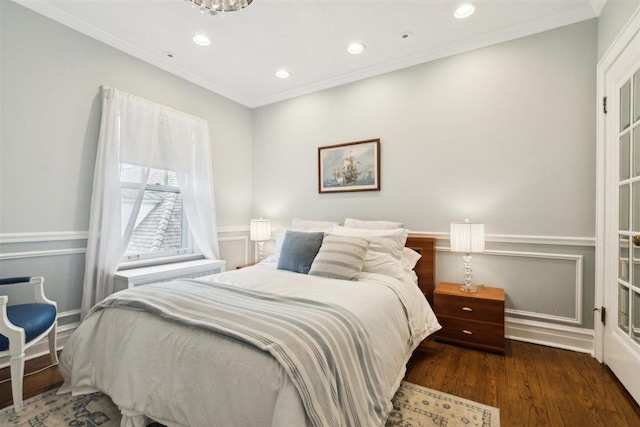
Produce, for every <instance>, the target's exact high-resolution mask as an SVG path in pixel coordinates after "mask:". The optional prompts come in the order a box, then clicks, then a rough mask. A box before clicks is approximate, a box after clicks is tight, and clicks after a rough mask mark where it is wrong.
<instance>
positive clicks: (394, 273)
mask: <svg viewBox="0 0 640 427" xmlns="http://www.w3.org/2000/svg"><path fill="white" fill-rule="evenodd" d="M362 271H363V272H365V273H378V274H384V275H386V276H391V277H395V278H396V279H402V278H404V276H405V275H406V274H407V273H406V272H405V271H404V270H403V268H402V262H401V261H400V260H398V259H395V258H394V257H392V256H391V255H389V254H385V253H382V252H376V251H372V250H369V251H367V256H366V257H365V258H364V265H363V266H362Z"/></svg>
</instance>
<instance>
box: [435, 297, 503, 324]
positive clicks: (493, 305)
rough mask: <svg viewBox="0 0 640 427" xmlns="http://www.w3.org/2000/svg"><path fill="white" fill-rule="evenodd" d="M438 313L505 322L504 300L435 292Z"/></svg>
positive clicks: (483, 320) (440, 314)
mask: <svg viewBox="0 0 640 427" xmlns="http://www.w3.org/2000/svg"><path fill="white" fill-rule="evenodd" d="M433 298H434V305H435V307H436V315H437V316H438V317H439V316H451V317H457V318H460V319H468V320H479V321H482V322H493V323H504V301H496V300H486V299H479V298H465V297H461V296H457V295H446V294H434V296H433Z"/></svg>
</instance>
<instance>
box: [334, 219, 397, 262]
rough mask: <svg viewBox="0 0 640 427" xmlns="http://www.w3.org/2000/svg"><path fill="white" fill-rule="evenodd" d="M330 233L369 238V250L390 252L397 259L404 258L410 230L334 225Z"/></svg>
mask: <svg viewBox="0 0 640 427" xmlns="http://www.w3.org/2000/svg"><path fill="white" fill-rule="evenodd" d="M329 234H333V235H336V236H347V237H360V238H361V239H365V240H368V241H369V243H370V245H369V250H371V251H374V252H382V253H387V254H390V255H391V256H392V257H394V258H395V259H397V260H400V259H401V258H402V248H404V244H405V243H406V241H407V235H408V234H409V230H406V229H404V228H396V229H394V230H369V229H366V228H350V227H341V226H338V225H336V226H334V227H333V228H331V231H330V232H329Z"/></svg>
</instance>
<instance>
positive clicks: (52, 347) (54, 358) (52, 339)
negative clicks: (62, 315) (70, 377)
mask: <svg viewBox="0 0 640 427" xmlns="http://www.w3.org/2000/svg"><path fill="white" fill-rule="evenodd" d="M57 329H58V322H57V321H56V322H54V323H53V328H51V330H50V331H49V335H48V340H49V353H50V355H51V363H53V364H54V365H55V364H56V363H58V352H57V351H56V339H57Z"/></svg>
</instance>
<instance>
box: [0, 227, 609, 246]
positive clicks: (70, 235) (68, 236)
mask: <svg viewBox="0 0 640 427" xmlns="http://www.w3.org/2000/svg"><path fill="white" fill-rule="evenodd" d="M248 232H249V226H248V225H237V226H229V227H218V234H225V233H248ZM409 235H410V236H424V237H433V238H435V239H440V240H449V233H446V232H438V231H412V232H410V233H409ZM88 237H89V232H88V231H45V232H39V233H4V234H0V244H5V243H35V242H58V241H65V240H86V239H87V238H88ZM485 240H486V241H487V242H495V243H518V244H537V245H552V246H587V247H588V246H595V245H596V239H595V237H569V236H529V235H515V234H513V235H512V234H487V235H486V236H485Z"/></svg>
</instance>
